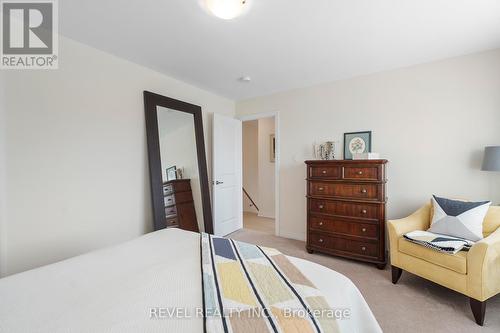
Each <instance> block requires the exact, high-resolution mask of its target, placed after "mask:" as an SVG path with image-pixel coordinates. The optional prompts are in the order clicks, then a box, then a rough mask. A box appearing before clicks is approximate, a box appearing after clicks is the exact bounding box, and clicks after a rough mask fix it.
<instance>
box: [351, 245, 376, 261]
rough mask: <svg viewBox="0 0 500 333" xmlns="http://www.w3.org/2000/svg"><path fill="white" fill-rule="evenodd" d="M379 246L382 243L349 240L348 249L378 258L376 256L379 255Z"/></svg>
mask: <svg viewBox="0 0 500 333" xmlns="http://www.w3.org/2000/svg"><path fill="white" fill-rule="evenodd" d="M379 246H380V245H379V244H378V243H367V242H358V241H349V242H348V245H347V249H348V251H350V252H353V253H356V254H360V255H363V256H367V257H375V258H376V257H378V252H379Z"/></svg>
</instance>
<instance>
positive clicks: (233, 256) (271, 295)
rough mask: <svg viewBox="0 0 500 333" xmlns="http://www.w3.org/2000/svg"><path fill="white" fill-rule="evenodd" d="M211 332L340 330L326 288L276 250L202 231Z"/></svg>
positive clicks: (206, 314) (207, 328)
mask: <svg viewBox="0 0 500 333" xmlns="http://www.w3.org/2000/svg"><path fill="white" fill-rule="evenodd" d="M201 258H202V278H203V306H204V324H205V332H207V333H227V332H232V333H254V332H259V333H265V332H283V333H288V332H311V333H313V332H318V333H319V332H325V333H326V332H328V333H330V332H331V333H336V332H339V328H338V324H337V322H336V319H335V316H334V315H333V310H332V309H331V308H330V306H329V305H328V303H327V301H326V299H325V298H324V297H323V296H322V295H321V292H320V291H319V290H318V289H317V288H316V287H315V286H314V285H313V284H312V283H311V282H310V281H309V280H308V279H307V278H306V277H305V276H304V275H303V274H302V273H301V272H300V271H299V270H298V269H297V268H296V267H295V266H294V265H293V264H292V263H291V262H290V261H289V260H288V258H287V257H286V256H284V255H283V254H281V253H280V252H278V251H277V250H274V249H270V248H264V247H259V246H256V245H250V244H246V243H242V242H238V241H234V240H231V239H226V238H220V237H215V236H212V235H208V234H205V233H202V234H201Z"/></svg>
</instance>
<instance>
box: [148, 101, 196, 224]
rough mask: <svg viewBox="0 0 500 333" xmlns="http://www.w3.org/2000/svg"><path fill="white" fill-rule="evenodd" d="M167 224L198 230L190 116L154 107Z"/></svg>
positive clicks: (193, 150)
mask: <svg viewBox="0 0 500 333" xmlns="http://www.w3.org/2000/svg"><path fill="white" fill-rule="evenodd" d="M156 111H157V119H158V132H159V133H158V134H159V135H158V136H159V141H160V142H159V144H160V157H161V173H162V180H163V201H164V204H165V221H166V226H167V227H180V228H182V229H185V230H191V231H198V230H199V227H198V226H202V225H203V205H202V197H201V186H200V173H199V170H198V158H197V148H196V134H195V122H194V116H193V114H191V113H186V112H182V111H177V110H172V109H168V108H165V107H162V106H157V107H156Z"/></svg>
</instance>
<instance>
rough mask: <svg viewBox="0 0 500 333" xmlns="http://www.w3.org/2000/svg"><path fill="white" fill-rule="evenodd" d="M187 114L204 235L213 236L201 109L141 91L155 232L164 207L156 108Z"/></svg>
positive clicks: (161, 226)
mask: <svg viewBox="0 0 500 333" xmlns="http://www.w3.org/2000/svg"><path fill="white" fill-rule="evenodd" d="M158 106H162V107H165V108H168V109H172V110H176V111H181V112H186V113H190V114H192V115H193V116H194V128H195V136H196V151H197V157H198V171H199V173H200V187H201V200H202V206H203V221H204V226H205V232H207V233H209V234H212V233H213V222H212V207H211V204H210V191H209V187H208V186H209V185H208V172H207V158H206V156H205V137H204V134H203V119H202V113H201V107H199V106H198V105H194V104H190V103H186V102H183V101H179V100H176V99H173V98H169V97H165V96H162V95H158V94H155V93H152V92H149V91H144V110H145V112H146V136H147V144H148V157H149V179H150V182H151V201H152V203H153V220H154V230H155V231H156V230H160V229H164V228H165V227H166V221H165V207H164V202H163V180H162V169H161V155H160V137H159V132H158V116H157V107H158Z"/></svg>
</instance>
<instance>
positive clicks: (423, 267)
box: [387, 204, 500, 326]
mask: <svg viewBox="0 0 500 333" xmlns="http://www.w3.org/2000/svg"><path fill="white" fill-rule="evenodd" d="M430 220H431V205H430V204H427V205H425V206H424V207H422V208H420V209H419V210H417V211H416V212H415V213H413V214H411V215H410V216H408V217H406V218H403V219H399V220H392V221H388V222H387V224H388V225H387V229H388V233H389V249H390V258H391V267H392V283H394V284H396V283H397V281H398V280H399V278H400V277H401V274H402V272H403V270H405V271H407V272H410V273H413V274H415V275H418V276H420V277H423V278H425V279H428V280H431V281H433V282H435V283H438V284H440V285H442V286H445V287H447V288H450V289H453V290H455V291H458V292H460V293H462V294H464V295H466V296H469V298H470V305H471V309H472V313H473V315H474V318H475V320H476V322H477V324H479V325H481V326H482V325H483V323H484V315H485V312H486V300H487V299H488V298H490V297H492V296H495V295H496V294H498V293H500V207H498V206H492V207H490V208H489V210H488V213H487V215H486V218H485V220H484V223H483V236H484V237H485V238H484V239H482V240H481V241H479V242H477V243H476V244H474V246H473V247H472V248H471V249H470V250H469V251H468V252H465V251H460V252H459V253H457V254H454V255H450V254H446V253H441V252H438V251H436V250H432V249H429V248H426V247H423V246H420V245H418V244H414V243H411V242H408V241H407V240H405V239H404V238H403V235H404V234H405V233H407V232H410V231H414V230H427V229H428V228H429V226H430Z"/></svg>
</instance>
